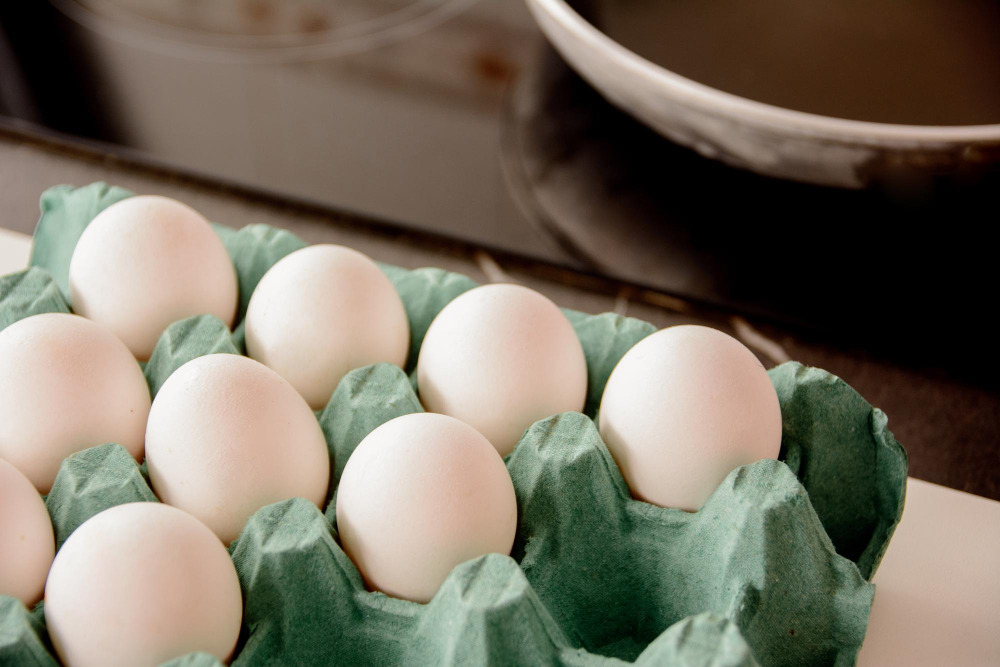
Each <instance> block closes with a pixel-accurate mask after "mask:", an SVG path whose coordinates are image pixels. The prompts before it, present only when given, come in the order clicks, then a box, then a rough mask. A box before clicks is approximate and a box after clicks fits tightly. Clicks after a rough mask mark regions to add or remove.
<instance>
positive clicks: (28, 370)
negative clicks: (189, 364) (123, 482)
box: [0, 313, 149, 493]
mask: <svg viewBox="0 0 1000 667" xmlns="http://www.w3.org/2000/svg"><path fill="white" fill-rule="evenodd" d="M148 414H149V387H148V386H147V384H146V378H145V377H144V376H143V374H142V369H140V368H139V364H137V363H136V362H135V359H134V358H133V357H132V355H131V354H130V353H129V351H128V348H126V347H125V345H123V344H122V342H121V341H120V340H118V339H117V338H115V337H114V335H112V334H111V332H110V331H108V330H107V329H105V328H104V327H102V326H100V325H98V324H95V323H94V322H91V321H89V320H85V319H83V318H82V317H77V316H75V315H67V314H64V313H46V314H43V315H34V316H32V317H28V318H25V319H23V320H20V321H18V322H15V323H14V324H12V325H10V326H9V327H7V328H6V329H4V330H3V331H0V458H4V459H7V461H9V462H10V463H12V464H14V466H15V467H17V468H18V469H19V470H20V471H21V472H23V473H24V474H25V475H26V476H27V477H28V479H30V480H31V483H32V484H34V485H35V488H37V489H38V490H39V491H41V492H42V493H48V492H49V490H50V489H51V488H52V482H54V481H55V478H56V473H57V472H59V464H60V463H62V460H63V459H64V458H66V457H67V456H69V455H70V454H73V453H74V452H78V451H80V450H81V449H86V448H88V447H94V446H96V445H101V444H104V443H106V442H117V443H118V444H120V445H122V446H123V447H124V448H125V449H127V450H128V452H129V454H131V455H132V456H133V457H134V458H135V459H136V460H137V461H141V460H142V443H143V434H144V431H145V428H146V416H147V415H148Z"/></svg>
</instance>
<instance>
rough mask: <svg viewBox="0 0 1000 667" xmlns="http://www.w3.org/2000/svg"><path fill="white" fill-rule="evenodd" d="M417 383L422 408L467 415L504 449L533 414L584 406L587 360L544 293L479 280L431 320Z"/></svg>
mask: <svg viewBox="0 0 1000 667" xmlns="http://www.w3.org/2000/svg"><path fill="white" fill-rule="evenodd" d="M417 386H418V388H419V393H420V400H421V402H422V403H423V405H424V407H425V408H426V409H427V410H428V411H430V412H439V413H441V414H445V415H450V416H452V417H455V418H457V419H460V420H462V421H464V422H466V423H467V424H469V425H470V426H472V427H474V428H475V429H476V430H478V431H479V432H480V433H482V434H483V435H484V436H486V438H487V439H488V440H489V441H490V442H491V443H493V446H494V447H495V448H496V449H497V451H498V452H500V454H501V455H503V456H506V455H507V454H509V453H510V452H511V451H512V450H513V449H514V445H516V444H517V442H518V440H520V439H521V436H522V435H524V432H525V430H527V429H528V427H529V426H531V425H532V424H533V423H535V422H536V421H538V420H539V419H544V418H546V417H550V416H552V415H554V414H558V413H560V412H569V411H577V412H579V411H581V410H583V404H584V400H585V399H586V394H587V362H586V359H585V358H584V356H583V347H582V346H581V345H580V340H579V339H578V338H577V336H576V332H575V331H574V330H573V326H572V325H571V324H570V323H569V320H567V319H566V316H565V315H563V314H562V312H561V311H560V310H559V308H558V307H556V305H555V304H554V303H552V302H551V301H550V300H549V299H547V298H546V297H544V296H542V295H541V294H539V293H538V292H536V291H534V290H531V289H528V288H526V287H521V286H519V285H506V284H497V285H485V286H483V287H477V288H475V289H473V290H470V291H468V292H466V293H464V294H462V295H461V296H459V297H458V298H456V299H455V300H453V301H452V302H451V303H449V304H448V305H447V306H445V308H444V309H443V310H442V311H441V312H440V313H439V314H438V316H437V317H436V318H435V319H434V321H433V322H432V323H431V326H430V328H429V329H428V331H427V335H426V337H425V338H424V342H423V345H422V347H421V349H420V356H419V358H418V361H417Z"/></svg>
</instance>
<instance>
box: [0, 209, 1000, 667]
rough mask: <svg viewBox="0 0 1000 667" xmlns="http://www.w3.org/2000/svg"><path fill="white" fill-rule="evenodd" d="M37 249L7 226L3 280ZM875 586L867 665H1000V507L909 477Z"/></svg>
mask: <svg viewBox="0 0 1000 667" xmlns="http://www.w3.org/2000/svg"><path fill="white" fill-rule="evenodd" d="M30 247H31V242H30V237H28V236H25V235H24V234H19V233H16V232H9V231H7V230H5V229H2V228H0V275H2V274H4V273H9V272H11V271H17V270H20V269H21V268H23V267H24V266H25V265H26V264H27V261H28V254H29V252H30ZM560 305H563V304H560ZM875 583H876V584H877V585H878V588H877V590H876V593H875V604H874V606H873V607H872V615H871V621H870V623H869V626H868V636H867V638H866V639H865V644H864V646H863V647H862V649H861V657H860V659H859V660H858V665H860V666H861V667H897V666H898V667H904V666H905V667H941V666H943V665H959V666H961V667H997V666H998V665H1000V633H998V632H997V619H998V618H1000V502H996V501H993V500H988V499H986V498H981V497H979V496H974V495H971V494H968V493H963V492H961V491H955V490H952V489H948V488H945V487H943V486H938V485H937V484H930V483H928V482H922V481H920V480H916V479H913V478H910V480H909V484H908V487H907V496H906V510H905V512H904V514H903V521H902V523H901V524H900V526H899V528H898V529H897V531H896V534H895V536H894V537H893V540H892V544H891V546H890V547H889V551H888V553H887V554H886V556H885V560H884V561H883V562H882V566H881V568H880V569H879V571H878V574H877V575H876V577H875Z"/></svg>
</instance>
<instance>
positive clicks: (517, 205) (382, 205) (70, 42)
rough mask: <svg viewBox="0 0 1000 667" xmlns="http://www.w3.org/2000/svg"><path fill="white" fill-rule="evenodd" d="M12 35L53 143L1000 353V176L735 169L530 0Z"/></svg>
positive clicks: (425, 1)
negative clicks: (815, 178) (560, 37)
mask: <svg viewBox="0 0 1000 667" xmlns="http://www.w3.org/2000/svg"><path fill="white" fill-rule="evenodd" d="M8 5H16V6H8ZM22 5H28V7H25V6H22ZM0 27H2V30H3V33H2V34H0V39H2V40H3V41H2V42H0V54H3V55H2V57H0V64H2V68H0V80H2V81H3V88H2V91H3V93H2V95H0V112H2V113H3V114H4V115H7V116H8V117H13V118H16V119H19V120H20V121H23V122H27V123H31V124H32V125H33V126H35V127H41V128H46V129H49V130H54V131H58V132H62V133H67V134H70V135H76V136H83V137H87V138H90V139H96V140H98V141H102V142H106V143H108V144H110V145H112V146H117V147H120V148H122V149H127V150H130V151H138V152H139V153H141V154H143V155H147V156H150V157H151V158H153V159H155V160H157V161H160V162H162V163H165V164H168V165H172V166H175V167H179V168H182V169H185V170H189V171H193V172H197V173H202V174H207V175H211V176H213V177H215V178H220V179H223V180H228V181H232V182H236V183H240V184H243V185H249V186H252V187H255V188H258V189H262V190H266V191H270V192H274V193H277V194H280V195H282V196H284V197H288V198H292V199H297V200H304V201H308V202H312V203H317V204H320V205H323V206H328V207H332V208H336V209H339V210H343V211H348V212H353V213H357V214H360V215H362V216H365V217H368V218H375V219H379V220H384V221H388V222H391V223H393V224H397V225H401V226H404V227H409V228H414V229H421V230H426V231H432V232H435V233H439V234H443V235H446V236H451V237H455V238H459V239H463V240H466V241H470V242H473V243H475V244H477V245H481V246H485V247H492V248H497V249H501V250H504V251H508V252H513V253H517V254H519V255H523V256H526V257H530V258H533V259H537V260H541V261H545V262H551V263H554V264H558V265H563V266H567V267H570V268H574V269H578V270H583V271H588V272H592V273H596V274H600V275H603V276H607V277H611V278H614V279H618V280H622V281H625V282H628V283H632V284H636V285H641V286H644V287H648V288H652V289H655V290H659V291H663V292H667V293H670V294H673V295H677V296H680V297H683V298H687V299H693V300H698V301H706V302H712V303H717V304H723V305H726V306H728V307H730V308H733V309H736V310H740V311H743V312H747V313H752V314H755V315H757V316H760V317H763V318H769V319H773V320H776V321H781V322H784V323H793V324H797V325H801V326H804V327H809V328H813V329H817V330H821V331H826V332H829V333H833V334H834V335H836V336H841V337H843V339H844V340H845V341H860V342H861V343H863V344H864V345H866V346H879V347H882V348H883V349H892V350H895V351H899V352H902V353H904V354H907V355H910V356H911V357H915V358H918V359H920V360H921V361H923V362H926V363H928V364H931V365H934V364H938V363H943V364H946V365H949V366H953V367H961V366H967V365H968V363H971V362H972V361H974V360H975V359H976V358H978V357H977V356H976V354H974V353H975V352H976V351H977V350H981V349H983V346H985V345H988V344H989V342H990V341H989V340H988V338H987V331H988V329H987V327H986V323H987V317H988V315H987V312H988V308H987V307H986V304H989V303H991V302H992V300H993V299H992V298H991V297H992V295H991V294H990V292H991V290H992V287H993V284H994V283H995V282H996V281H995V278H993V276H994V274H995V272H994V271H993V270H992V264H991V262H992V258H991V254H992V253H991V244H989V243H988V239H987V237H986V236H985V234H984V231H983V228H984V227H985V225H983V224H982V223H983V222H984V217H983V216H984V215H992V216H993V218H995V217H996V207H995V203H994V202H995V200H996V195H997V194H998V193H1000V187H998V181H991V182H977V183H971V184H970V183H965V182H962V181H961V180H955V179H947V180H944V179H942V180H941V182H926V183H898V184H887V185H886V187H884V188H882V189H881V190H879V191H865V192H857V191H842V190H834V189H828V188H819V187H814V186H805V185H801V184H795V183H789V182H781V181H776V180H773V179H768V178H763V177H759V176H756V175H753V174H750V173H746V172H742V171H739V170H735V169H732V168H729V167H725V166H722V165H720V164H718V163H715V162H713V161H711V160H707V159H705V158H702V157H700V156H697V155H696V154H694V153H692V152H691V151H688V150H686V149H684V148H681V147H678V146H676V145H674V144H672V143H670V142H669V141H667V140H666V139H663V138H661V137H660V136H659V135H657V134H655V133H654V132H652V131H651V130H649V129H647V128H646V127H645V126H643V125H641V124H640V123H638V122H636V121H634V120H633V119H632V118H631V117H630V116H628V115H627V114H625V113H623V112H622V111H620V110H618V109H616V108H614V107H613V106H611V105H610V104H609V103H607V102H606V101H605V100H604V99H603V98H601V96H600V95H599V94H597V93H596V92H595V91H594V90H593V89H592V88H590V87H589V86H588V85H587V84H586V83H585V82H584V81H583V80H581V79H580V78H579V77H578V76H577V75H576V74H575V73H574V72H573V71H572V70H571V69H570V68H569V67H568V66H567V65H566V64H565V63H564V62H563V61H562V60H561V58H560V57H559V56H558V55H557V54H556V53H555V52H554V51H553V50H552V49H551V48H550V47H549V46H548V45H547V44H546V42H545V40H544V38H543V37H542V36H541V34H540V33H539V32H538V30H537V28H536V27H535V25H534V23H533V21H532V19H531V17H530V15H529V14H528V12H527V9H526V8H525V7H524V5H523V4H522V3H521V2H520V1H519V0H378V1H376V0H351V1H347V0H341V1H339V2H332V1H329V2H317V1H315V0H312V1H309V2H306V1H305V0H296V1H292V2H287V1H286V2H279V0H229V1H223V2H218V3H208V4H207V5H205V4H203V3H191V2H186V1H184V0H157V1H155V2H154V1H152V0H143V2H139V1H138V0H52V4H48V3H3V6H0ZM998 180H1000V179H998ZM987 211H988V213H984V212H987ZM979 356H981V355H979ZM992 367H996V363H995V362H994V363H993V366H992Z"/></svg>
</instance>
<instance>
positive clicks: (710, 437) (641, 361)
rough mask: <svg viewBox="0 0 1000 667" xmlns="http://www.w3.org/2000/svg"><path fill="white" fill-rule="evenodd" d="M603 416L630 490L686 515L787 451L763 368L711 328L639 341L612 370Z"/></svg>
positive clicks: (677, 330) (670, 331)
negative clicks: (730, 478)
mask: <svg viewBox="0 0 1000 667" xmlns="http://www.w3.org/2000/svg"><path fill="white" fill-rule="evenodd" d="M598 421H599V424H600V432H601V437H602V438H603V439H604V442H605V443H606V444H607V447H608V451H609V452H610V453H611V456H612V457H613V458H614V460H615V462H616V463H617V464H618V467H619V468H620V469H621V472H622V476H623V477H624V478H625V482H626V483H627V484H628V486H629V488H630V489H631V490H632V494H633V495H634V496H635V497H636V498H638V499H639V500H644V501H647V502H650V503H653V504H655V505H660V506H661V507H676V508H680V509H684V510H688V511H695V510H698V509H699V508H701V506H702V505H703V504H704V503H705V501H706V500H708V497H709V496H710V495H712V492H713V491H715V489H716V488H717V487H718V486H719V484H720V483H721V482H722V481H723V480H724V479H725V477H726V475H728V474H729V473H730V472H731V471H732V470H734V469H735V468H738V467H739V466H742V465H746V464H750V463H753V462H754V461H758V460H760V459H769V458H770V459H774V458H777V457H778V453H779V450H780V448H781V409H780V407H779V405H778V396H777V394H776V393H775V390H774V386H773V385H772V384H771V380H770V378H769V377H768V375H767V371H765V370H764V366H763V365H761V363H760V361H758V360H757V357H755V356H754V354H753V353H752V352H751V351H750V350H748V349H747V348H746V347H745V346H744V345H743V344H742V343H740V342H739V341H738V340H736V339H735V338H733V337H732V336H729V335H727V334H725V333H722V332H721V331H717V330H716V329H711V328H708V327H701V326H688V325H685V326H675V327H670V328H667V329H662V330H660V331H657V332H656V333H654V334H652V335H650V336H648V337H646V338H644V339H643V340H641V341H639V342H638V343H637V344H636V345H635V346H634V347H633V348H632V349H631V350H629V351H628V352H627V353H626V354H625V356H624V357H622V359H621V361H619V362H618V365H617V366H616V367H615V369H614V371H612V373H611V377H610V378H609V379H608V383H607V386H606V387H605V389H604V395H603V396H602V398H601V407H600V414H599V415H598Z"/></svg>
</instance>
